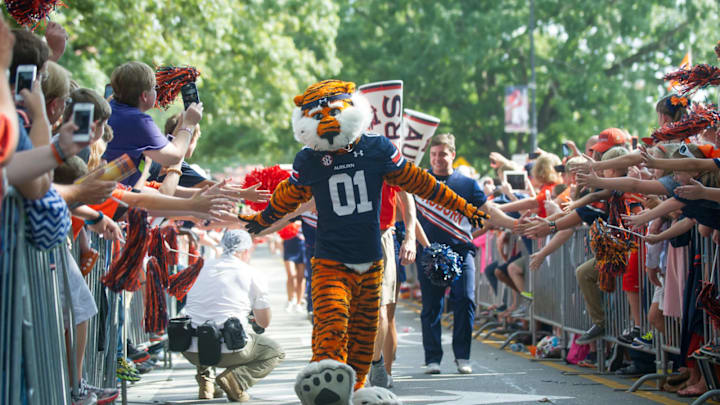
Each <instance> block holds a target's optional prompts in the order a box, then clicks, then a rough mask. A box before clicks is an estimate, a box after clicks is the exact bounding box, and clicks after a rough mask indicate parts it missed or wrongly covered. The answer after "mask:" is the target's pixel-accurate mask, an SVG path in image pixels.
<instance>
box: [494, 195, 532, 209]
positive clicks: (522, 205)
mask: <svg viewBox="0 0 720 405" xmlns="http://www.w3.org/2000/svg"><path fill="white" fill-rule="evenodd" d="M536 208H538V202H537V200H536V199H534V198H523V199H522V200H517V201H513V202H511V203H507V204H501V205H500V207H499V209H500V211H502V212H516V211H525V210H534V209H536Z"/></svg>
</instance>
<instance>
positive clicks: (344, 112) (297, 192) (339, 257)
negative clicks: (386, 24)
mask: <svg viewBox="0 0 720 405" xmlns="http://www.w3.org/2000/svg"><path fill="white" fill-rule="evenodd" d="M294 101H295V105H296V106H297V108H296V109H295V110H294V112H293V117H292V125H293V132H294V135H295V139H296V140H298V141H299V142H301V143H302V144H304V145H305V147H304V148H303V149H302V150H300V152H298V153H297V155H296V156H295V161H294V163H293V169H292V172H291V175H290V177H289V178H288V179H287V180H285V181H283V182H282V183H280V185H278V187H277V188H276V189H275V191H274V192H273V195H272V197H271V200H270V203H269V204H268V207H267V208H266V209H265V210H263V211H262V212H259V213H256V214H254V215H240V216H239V218H240V219H241V220H242V221H246V222H247V225H246V229H247V230H248V231H249V232H251V233H258V232H261V231H262V230H263V229H265V228H267V227H269V226H270V225H271V224H273V223H274V222H276V221H278V220H279V219H280V218H282V217H283V216H285V215H287V214H289V213H291V212H293V211H294V210H295V209H296V208H297V207H298V206H299V205H300V204H301V203H303V202H305V201H308V200H310V199H311V198H313V197H314V198H315V204H316V207H317V213H318V221H317V239H316V244H315V257H314V258H313V259H312V263H311V264H312V300H313V307H314V325H313V332H312V351H313V356H312V360H311V361H312V362H318V361H321V360H323V359H333V360H337V361H339V362H342V363H347V364H348V365H350V366H351V367H352V368H353V369H354V371H355V373H354V374H355V384H354V389H355V390H358V389H360V388H362V387H363V384H364V381H365V376H366V375H367V373H368V371H369V368H370V361H371V359H372V355H373V342H374V341H375V334H376V331H377V323H378V310H379V305H380V291H381V289H380V286H381V281H382V271H383V264H382V247H381V243H380V225H379V211H380V204H379V202H380V192H381V187H382V184H383V182H386V183H388V184H389V185H397V186H399V187H400V188H402V189H403V190H405V191H407V192H408V193H411V194H416V195H418V196H420V197H421V198H424V199H429V200H432V201H433V202H435V203H437V204H439V205H441V206H443V207H445V208H446V209H449V210H452V211H457V212H459V213H460V214H462V215H464V216H466V217H468V219H469V220H470V222H471V223H472V224H473V225H474V226H476V227H481V226H482V223H483V219H486V218H488V216H487V215H486V214H485V213H484V212H482V211H481V210H480V209H479V208H477V207H475V206H473V205H472V204H469V203H467V202H466V201H465V200H464V199H463V198H461V197H459V196H458V195H457V194H455V193H454V192H453V191H452V190H450V189H449V188H448V187H446V186H445V185H444V184H442V183H440V182H437V181H436V180H435V178H434V177H433V176H431V175H429V174H428V173H427V172H425V171H424V170H422V169H420V168H418V167H417V166H415V165H414V164H413V163H411V162H408V161H406V160H405V158H404V157H403V156H402V155H401V154H400V152H399V151H398V149H397V148H396V147H395V146H394V145H393V144H392V142H390V141H389V140H388V139H387V138H385V137H384V136H381V135H378V134H373V133H365V132H364V131H365V130H366V129H367V128H368V126H369V124H370V121H371V118H372V114H371V110H370V105H369V103H368V101H367V100H366V99H365V98H364V97H363V96H362V95H361V94H359V93H356V92H355V83H351V82H344V81H340V80H325V81H322V82H319V83H315V84H313V85H311V86H310V87H308V88H307V90H305V92H304V93H303V94H301V95H299V96H296V97H295V99H294ZM311 365H312V363H311ZM301 374H302V373H301ZM320 380H321V382H322V380H323V379H320ZM296 389H297V387H296ZM314 392H315V390H313V393H314ZM298 395H299V396H300V399H301V400H302V401H303V404H305V403H308V404H311V403H312V404H315V403H318V404H319V403H323V404H333V403H335V402H334V401H328V399H329V398H326V399H325V400H323V401H321V402H316V401H315V400H307V402H306V401H305V399H303V396H301V395H300V393H298ZM338 401H340V402H337V403H338V404H344V402H343V401H345V399H338ZM345 403H346V402H345Z"/></svg>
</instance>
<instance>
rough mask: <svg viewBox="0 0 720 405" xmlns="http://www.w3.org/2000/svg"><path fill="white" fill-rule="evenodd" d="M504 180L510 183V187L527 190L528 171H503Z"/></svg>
mask: <svg viewBox="0 0 720 405" xmlns="http://www.w3.org/2000/svg"><path fill="white" fill-rule="evenodd" d="M503 177H504V179H503V180H504V181H506V182H508V184H510V188H511V189H513V190H517V191H522V190H525V189H526V188H527V187H526V184H527V183H526V182H527V173H526V172H524V171H507V172H503Z"/></svg>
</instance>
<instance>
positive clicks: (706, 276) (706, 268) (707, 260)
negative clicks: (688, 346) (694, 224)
mask: <svg viewBox="0 0 720 405" xmlns="http://www.w3.org/2000/svg"><path fill="white" fill-rule="evenodd" d="M695 237H696V240H698V244H699V245H700V257H701V260H702V265H701V268H700V271H701V279H702V282H703V285H701V286H698V288H702V287H704V283H711V284H712V285H714V287H715V288H716V289H717V288H718V285H719V284H720V283H719V282H718V279H719V278H720V267H719V266H720V263H719V262H720V257H719V256H720V247H718V245H717V244H715V243H714V242H713V241H712V240H711V238H706V237H700V235H699V234H696V235H695ZM712 299H715V300H717V296H714V297H712ZM692 304H695V303H692ZM698 304H699V303H698ZM702 316H703V342H704V343H705V344H712V345H717V344H720V341H718V337H720V331H718V328H717V326H718V325H717V324H716V322H714V321H713V320H712V319H711V318H710V317H709V316H708V315H707V313H706V312H705V311H703V314H702ZM696 359H697V364H698V366H699V367H698V368H699V369H700V373H701V374H702V376H703V379H704V380H705V383H706V384H707V388H708V391H707V392H705V393H704V394H703V395H702V396H700V397H699V398H698V399H697V400H695V401H694V402H693V405H696V404H698V405H699V404H703V403H705V402H706V401H707V400H709V399H712V398H713V397H714V398H715V399H717V398H718V397H720V381H719V380H718V376H717V372H716V368H717V366H718V365H720V359H718V358H717V357H716V356H710V355H708V356H704V357H703V356H698V357H696Z"/></svg>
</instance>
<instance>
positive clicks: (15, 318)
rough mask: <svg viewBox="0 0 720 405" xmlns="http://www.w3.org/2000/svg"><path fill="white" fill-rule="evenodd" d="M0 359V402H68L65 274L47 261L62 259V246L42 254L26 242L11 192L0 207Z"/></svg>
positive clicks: (21, 214) (20, 207)
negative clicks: (62, 297) (0, 371)
mask: <svg viewBox="0 0 720 405" xmlns="http://www.w3.org/2000/svg"><path fill="white" fill-rule="evenodd" d="M2 211H3V212H2V221H3V222H2V224H0V229H2V240H1V241H0V244H1V245H2V268H0V272H1V276H0V284H1V285H0V291H1V292H2V300H1V301H0V306H1V307H2V308H0V311H1V312H0V314H2V315H1V316H2V318H0V324H1V326H0V330H2V342H0V350H1V353H0V359H2V360H1V361H2V364H3V379H2V385H1V389H0V398H2V402H3V403H8V404H15V403H21V402H22V401H23V400H25V401H27V403H30V404H62V403H68V402H69V399H70V385H71V383H70V379H69V377H68V375H69V374H68V368H67V357H66V352H65V337H64V328H63V319H62V304H61V302H60V295H59V285H60V283H61V282H64V280H63V279H64V275H62V274H58V273H61V272H58V271H56V269H58V268H59V269H63V266H55V265H54V263H51V261H50V257H51V256H52V257H53V258H54V260H55V262H57V260H62V259H64V258H66V257H65V256H63V255H66V254H67V249H66V247H65V246H64V245H61V246H59V247H57V248H55V249H53V250H52V251H50V252H41V251H38V250H37V249H35V248H33V247H32V246H30V245H29V244H28V243H26V241H25V215H24V209H23V203H22V200H21V199H20V197H19V196H18V195H17V194H16V193H15V191H14V190H13V189H12V188H11V189H10V190H9V192H8V195H7V196H6V197H5V198H4V200H3V204H2Z"/></svg>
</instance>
